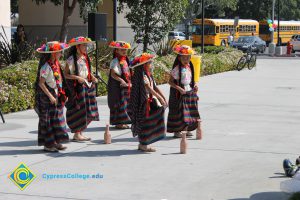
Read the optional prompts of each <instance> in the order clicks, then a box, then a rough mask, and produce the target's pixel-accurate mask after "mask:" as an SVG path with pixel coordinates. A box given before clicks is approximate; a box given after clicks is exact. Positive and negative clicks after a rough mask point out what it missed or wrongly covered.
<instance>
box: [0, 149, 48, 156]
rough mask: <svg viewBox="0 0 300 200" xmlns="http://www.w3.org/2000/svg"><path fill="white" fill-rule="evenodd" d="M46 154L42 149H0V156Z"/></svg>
mask: <svg viewBox="0 0 300 200" xmlns="http://www.w3.org/2000/svg"><path fill="white" fill-rule="evenodd" d="M34 154H46V153H45V152H44V151H43V150H42V149H26V150H1V151H0V156H18V155H34Z"/></svg>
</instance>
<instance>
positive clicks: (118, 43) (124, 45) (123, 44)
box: [109, 41, 131, 49]
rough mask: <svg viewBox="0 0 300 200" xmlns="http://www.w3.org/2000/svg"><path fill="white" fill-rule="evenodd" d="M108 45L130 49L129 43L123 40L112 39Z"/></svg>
mask: <svg viewBox="0 0 300 200" xmlns="http://www.w3.org/2000/svg"><path fill="white" fill-rule="evenodd" d="M109 47H110V48H114V49H131V45H130V44H129V43H127V42H124V41H112V42H111V43H110V44H109Z"/></svg>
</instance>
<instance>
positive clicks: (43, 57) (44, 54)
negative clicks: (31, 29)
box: [34, 53, 51, 92]
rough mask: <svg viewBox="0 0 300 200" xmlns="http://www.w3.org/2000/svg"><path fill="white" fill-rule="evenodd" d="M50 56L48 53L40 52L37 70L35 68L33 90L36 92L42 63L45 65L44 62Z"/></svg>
mask: <svg viewBox="0 0 300 200" xmlns="http://www.w3.org/2000/svg"><path fill="white" fill-rule="evenodd" d="M50 58H51V54H50V53H43V54H41V57H40V61H39V66H38V70H37V74H36V80H35V84H34V87H35V92H37V89H38V88H39V82H40V71H41V68H42V66H43V65H45V63H46V62H47V61H48V60H50Z"/></svg>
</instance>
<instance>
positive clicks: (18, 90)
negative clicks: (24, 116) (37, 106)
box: [0, 61, 38, 113]
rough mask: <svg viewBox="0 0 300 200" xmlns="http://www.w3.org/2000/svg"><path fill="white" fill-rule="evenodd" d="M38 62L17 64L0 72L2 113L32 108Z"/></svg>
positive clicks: (0, 106) (0, 105)
mask: <svg viewBox="0 0 300 200" xmlns="http://www.w3.org/2000/svg"><path fill="white" fill-rule="evenodd" d="M37 66H38V61H26V62H23V63H18V64H16V65H13V66H11V67H9V68H6V69H2V70H1V71H0V80H1V83H0V88H1V90H0V103H1V104H0V108H1V110H2V111H3V112H4V113H8V112H17V111H21V110H26V109H29V108H33V102H34V91H33V88H34V82H35V78H36V71H37Z"/></svg>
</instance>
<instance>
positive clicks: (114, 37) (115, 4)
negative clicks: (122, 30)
mask: <svg viewBox="0 0 300 200" xmlns="http://www.w3.org/2000/svg"><path fill="white" fill-rule="evenodd" d="M113 4H114V5H113V14H114V19H113V20H114V29H113V39H114V41H116V40H117V0H113Z"/></svg>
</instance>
